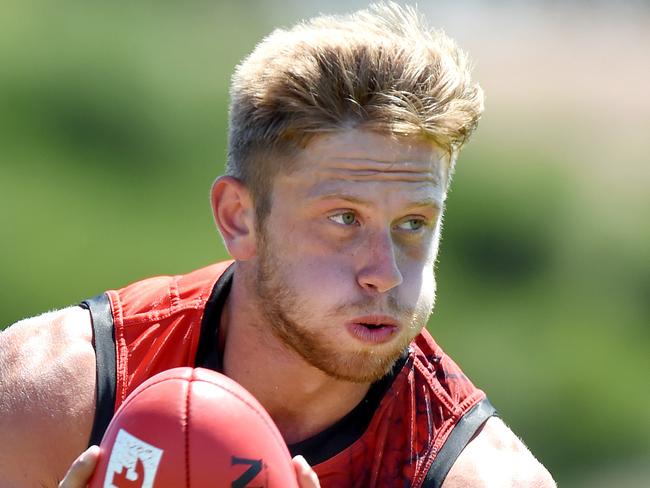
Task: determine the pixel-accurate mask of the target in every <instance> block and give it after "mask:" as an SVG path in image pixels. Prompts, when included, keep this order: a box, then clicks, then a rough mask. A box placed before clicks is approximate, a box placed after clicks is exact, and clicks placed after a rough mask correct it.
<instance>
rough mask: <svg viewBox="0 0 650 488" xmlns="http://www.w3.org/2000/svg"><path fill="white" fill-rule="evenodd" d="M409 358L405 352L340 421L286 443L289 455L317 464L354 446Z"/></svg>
mask: <svg viewBox="0 0 650 488" xmlns="http://www.w3.org/2000/svg"><path fill="white" fill-rule="evenodd" d="M408 358H409V350H408V349H405V350H404V353H403V354H402V356H401V357H400V358H399V359H398V360H397V362H396V363H395V365H394V366H393V368H392V370H391V371H390V372H389V373H388V374H387V375H386V376H384V377H383V378H382V379H380V380H379V381H377V382H375V383H373V384H372V385H371V386H370V389H369V390H368V393H366V396H365V397H364V398H363V400H361V402H360V403H359V404H358V405H357V406H356V407H354V408H353V409H352V411H351V412H350V413H348V414H347V415H345V416H344V417H343V418H342V419H341V420H339V421H338V422H336V423H335V424H334V425H332V426H331V427H328V428H327V429H325V430H324V431H323V432H320V433H319V434H316V435H315V436H313V437H310V438H308V439H305V440H303V441H300V442H296V443H295V444H290V445H289V446H288V447H289V452H290V453H291V456H292V457H293V456H297V455H299V454H300V455H301V456H303V457H304V458H305V459H306V460H307V462H308V463H309V465H310V466H315V465H316V464H320V463H322V462H324V461H326V460H328V459H329V458H331V457H333V456H335V455H336V454H338V453H339V452H341V451H343V449H346V448H348V447H350V446H351V445H352V444H354V443H355V442H356V441H357V440H358V439H360V438H361V436H362V435H363V434H364V432H365V431H366V429H367V428H368V426H369V425H370V422H371V420H372V418H373V416H374V414H375V411H376V410H377V408H378V407H379V404H380V403H381V400H382V399H383V398H384V396H385V395H386V392H387V391H388V389H389V388H390V387H391V385H392V384H393V381H394V380H395V377H396V376H397V374H398V373H399V372H400V371H401V369H402V368H403V367H404V365H405V364H406V361H407V360H408Z"/></svg>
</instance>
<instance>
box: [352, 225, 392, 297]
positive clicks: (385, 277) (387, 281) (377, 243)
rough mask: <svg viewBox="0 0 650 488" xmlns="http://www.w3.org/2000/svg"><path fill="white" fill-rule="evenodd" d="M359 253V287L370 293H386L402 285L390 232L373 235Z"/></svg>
mask: <svg viewBox="0 0 650 488" xmlns="http://www.w3.org/2000/svg"><path fill="white" fill-rule="evenodd" d="M357 252H358V256H359V260H358V262H359V268H358V272H357V282H358V283H359V286H361V287H362V288H364V289H365V290H368V291H372V292H379V293H385V292H387V291H388V290H390V289H392V288H395V287H396V286H398V285H399V284H401V283H402V281H403V278H402V273H401V272H400V270H399V268H398V266H397V259H396V256H395V243H394V242H393V239H392V236H391V235H390V232H382V233H377V234H373V235H372V236H370V237H369V238H368V240H367V241H366V243H364V245H362V246H361V247H360V248H359V250H358V251H357Z"/></svg>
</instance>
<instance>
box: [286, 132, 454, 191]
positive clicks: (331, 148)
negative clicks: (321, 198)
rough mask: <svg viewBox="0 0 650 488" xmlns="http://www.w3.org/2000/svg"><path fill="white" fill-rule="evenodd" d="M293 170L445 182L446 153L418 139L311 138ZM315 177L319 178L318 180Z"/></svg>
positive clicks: (382, 136)
mask: <svg viewBox="0 0 650 488" xmlns="http://www.w3.org/2000/svg"><path fill="white" fill-rule="evenodd" d="M296 159H297V160H296V163H298V164H297V165H296V167H295V170H297V171H298V172H301V173H303V176H306V174H312V175H313V176H316V175H318V176H319V177H320V178H323V177H325V178H332V179H340V178H342V179H349V180H358V181H370V180H373V179H382V180H386V181H412V182H417V181H422V182H424V181H428V182H431V183H433V184H440V183H446V181H447V174H448V169H449V157H448V154H447V152H446V151H444V150H443V149H441V148H440V147H438V146H436V145H435V144H433V143H431V142H429V141H423V140H422V139H420V138H404V137H400V138H397V137H395V136H392V135H385V134H378V133H374V132H369V131H362V130H350V131H346V132H337V133H334V134H328V135H320V136H317V137H315V138H314V139H313V140H312V141H310V143H309V144H308V145H307V147H306V148H304V149H303V150H302V151H301V152H300V154H299V155H298V157H297V158H296ZM320 178H319V179H320Z"/></svg>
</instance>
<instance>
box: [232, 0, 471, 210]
mask: <svg viewBox="0 0 650 488" xmlns="http://www.w3.org/2000/svg"><path fill="white" fill-rule="evenodd" d="M482 111H483V92H482V90H481V88H480V86H479V85H478V84H476V83H474V82H472V80H471V78H470V64H469V61H468V58H467V56H466V55H465V53H464V52H463V51H461V50H460V49H459V48H458V47H457V45H456V43H455V42H454V41H453V40H452V39H450V38H449V37H447V36H446V35H445V34H444V33H443V32H441V31H437V30H433V29H430V28H428V27H427V25H426V23H425V22H424V20H423V18H422V17H421V16H420V15H419V14H418V12H417V11H416V10H415V9H414V8H412V7H400V6H399V5H397V4H395V3H389V4H378V5H372V6H370V7H369V8H368V9H367V10H361V11H359V12H356V13H353V14H350V15H346V16H341V17H333V16H320V17H316V18H313V19H310V20H308V21H305V22H302V23H300V24H298V25H296V26H295V27H293V28H292V29H289V30H283V29H278V30H275V31H274V32H273V33H271V34H270V35H269V36H268V37H266V38H265V39H264V40H262V42H260V43H259V44H258V45H257V47H256V48H255V50H254V51H253V52H252V53H251V54H250V56H248V57H247V58H246V59H244V60H243V62H242V63H241V64H240V65H239V66H238V67H237V69H236V71H235V74H234V76H233V78H232V87H231V105H230V134H229V144H228V163H227V173H228V174H230V175H233V176H236V177H238V178H239V179H241V180H242V181H244V183H245V184H247V185H248V187H249V189H250V190H251V193H252V195H253V199H254V200H255V202H256V203H255V204H256V208H257V210H258V214H260V215H263V214H265V212H266V210H267V209H268V203H269V201H268V192H269V189H270V184H271V183H270V182H271V180H272V178H273V176H274V175H275V174H276V173H277V172H278V171H280V170H288V169H290V167H291V156H292V155H293V154H295V151H297V150H298V149H300V148H303V147H305V145H306V144H307V143H308V142H309V139H310V138H312V137H313V136H314V135H317V134H321V133H325V132H336V131H342V130H346V129H350V128H359V129H366V130H372V131H379V132H382V133H387V134H393V135H398V136H406V137H418V138H424V139H428V140H431V141H432V142H434V143H435V144H437V145H439V146H440V147H442V148H445V149H446V150H447V151H448V152H449V154H450V156H451V160H452V161H453V160H454V159H455V155H456V153H457V152H458V150H459V149H460V147H461V146H462V145H463V144H464V143H465V142H466V141H467V139H468V138H469V136H470V135H471V133H472V131H473V130H474V129H475V127H476V125H477V123H478V119H479V117H480V115H481V113H482Z"/></svg>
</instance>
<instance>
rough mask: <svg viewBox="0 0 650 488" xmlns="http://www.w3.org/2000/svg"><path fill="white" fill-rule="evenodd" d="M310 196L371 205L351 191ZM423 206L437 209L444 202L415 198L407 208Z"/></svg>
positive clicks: (317, 198) (311, 195)
mask: <svg viewBox="0 0 650 488" xmlns="http://www.w3.org/2000/svg"><path fill="white" fill-rule="evenodd" d="M308 196H309V197H310V198H314V199H315V200H344V201H347V202H350V203H354V204H356V205H360V206H365V207H367V206H370V205H371V202H370V201H369V200H365V199H363V198H360V197H358V196H356V195H353V194H350V193H343V192H336V191H333V192H327V193H321V194H318V193H314V194H310V195H308ZM422 207H430V208H435V209H436V210H440V209H441V207H442V204H441V202H440V201H438V200H437V199H435V198H429V197H427V198H422V199H418V200H414V201H411V202H408V204H407V205H406V208H409V209H411V208H422Z"/></svg>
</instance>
